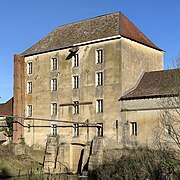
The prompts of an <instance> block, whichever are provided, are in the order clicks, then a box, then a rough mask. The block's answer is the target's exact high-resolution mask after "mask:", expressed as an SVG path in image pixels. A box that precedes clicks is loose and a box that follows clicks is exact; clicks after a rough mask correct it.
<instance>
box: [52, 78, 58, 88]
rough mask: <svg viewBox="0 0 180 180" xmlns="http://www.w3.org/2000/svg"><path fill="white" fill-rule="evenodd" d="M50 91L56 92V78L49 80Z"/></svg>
mask: <svg viewBox="0 0 180 180" xmlns="http://www.w3.org/2000/svg"><path fill="white" fill-rule="evenodd" d="M51 90H52V91H57V79H56V78H54V79H52V80H51Z"/></svg>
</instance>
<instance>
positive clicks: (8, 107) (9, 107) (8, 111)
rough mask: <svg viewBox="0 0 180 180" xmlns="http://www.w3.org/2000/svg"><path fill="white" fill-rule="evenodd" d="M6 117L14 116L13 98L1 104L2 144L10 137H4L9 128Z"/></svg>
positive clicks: (0, 136)
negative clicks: (7, 127)
mask: <svg viewBox="0 0 180 180" xmlns="http://www.w3.org/2000/svg"><path fill="white" fill-rule="evenodd" d="M5 116H13V98H11V99H9V100H8V101H7V102H5V103H1V104H0V143H4V142H6V141H7V140H8V137H6V136H5V135H4V134H5V129H6V126H7V124H6V120H5Z"/></svg>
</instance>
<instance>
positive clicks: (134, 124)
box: [130, 122, 137, 136]
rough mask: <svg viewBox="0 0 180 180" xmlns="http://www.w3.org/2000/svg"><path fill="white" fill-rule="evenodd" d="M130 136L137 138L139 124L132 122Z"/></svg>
mask: <svg viewBox="0 0 180 180" xmlns="http://www.w3.org/2000/svg"><path fill="white" fill-rule="evenodd" d="M130 135H134V136H137V122H130Z"/></svg>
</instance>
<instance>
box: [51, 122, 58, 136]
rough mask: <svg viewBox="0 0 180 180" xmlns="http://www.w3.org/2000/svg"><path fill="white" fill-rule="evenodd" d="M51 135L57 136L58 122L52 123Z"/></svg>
mask: <svg viewBox="0 0 180 180" xmlns="http://www.w3.org/2000/svg"><path fill="white" fill-rule="evenodd" d="M51 135H52V136H54V137H55V136H57V124H51Z"/></svg>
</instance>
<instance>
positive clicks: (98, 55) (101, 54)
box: [96, 49, 104, 64]
mask: <svg viewBox="0 0 180 180" xmlns="http://www.w3.org/2000/svg"><path fill="white" fill-rule="evenodd" d="M103 62H104V51H103V49H97V50H96V64H102V63H103Z"/></svg>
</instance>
